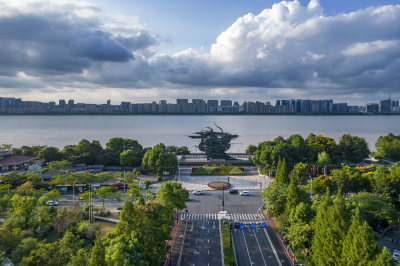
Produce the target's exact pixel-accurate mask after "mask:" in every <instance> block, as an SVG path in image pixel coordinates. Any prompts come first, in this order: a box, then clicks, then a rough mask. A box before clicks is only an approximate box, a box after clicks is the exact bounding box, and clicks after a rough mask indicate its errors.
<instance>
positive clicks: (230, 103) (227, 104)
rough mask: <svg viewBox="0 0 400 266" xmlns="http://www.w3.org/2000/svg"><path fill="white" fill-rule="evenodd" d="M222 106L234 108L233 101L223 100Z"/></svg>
mask: <svg viewBox="0 0 400 266" xmlns="http://www.w3.org/2000/svg"><path fill="white" fill-rule="evenodd" d="M221 106H232V101H231V100H221Z"/></svg>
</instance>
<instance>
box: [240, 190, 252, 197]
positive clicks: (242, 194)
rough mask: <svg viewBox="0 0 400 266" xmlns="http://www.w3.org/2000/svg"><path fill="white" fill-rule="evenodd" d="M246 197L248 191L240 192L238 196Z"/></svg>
mask: <svg viewBox="0 0 400 266" xmlns="http://www.w3.org/2000/svg"><path fill="white" fill-rule="evenodd" d="M248 195H250V192H248V191H242V192H240V196H248Z"/></svg>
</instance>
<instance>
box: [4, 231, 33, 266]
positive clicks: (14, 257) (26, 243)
mask: <svg viewBox="0 0 400 266" xmlns="http://www.w3.org/2000/svg"><path fill="white" fill-rule="evenodd" d="M37 244H38V241H37V239H36V238H33V237H27V238H25V239H23V240H22V241H21V244H19V245H18V247H17V248H15V249H14V250H13V251H12V253H11V256H10V259H11V261H12V262H13V263H14V264H17V263H19V262H20V261H21V260H22V259H23V257H28V256H29V254H30V253H31V251H32V250H34V249H35V248H36V245H37Z"/></svg>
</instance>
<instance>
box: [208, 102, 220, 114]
mask: <svg viewBox="0 0 400 266" xmlns="http://www.w3.org/2000/svg"><path fill="white" fill-rule="evenodd" d="M217 107H218V100H207V112H210V113H213V112H216V111H217Z"/></svg>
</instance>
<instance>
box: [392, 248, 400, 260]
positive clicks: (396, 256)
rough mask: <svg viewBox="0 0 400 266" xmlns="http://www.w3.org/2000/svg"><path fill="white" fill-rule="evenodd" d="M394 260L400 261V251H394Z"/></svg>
mask: <svg viewBox="0 0 400 266" xmlns="http://www.w3.org/2000/svg"><path fill="white" fill-rule="evenodd" d="M392 258H393V259H394V260H395V261H399V260H400V251H398V250H395V251H393V256H392Z"/></svg>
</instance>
